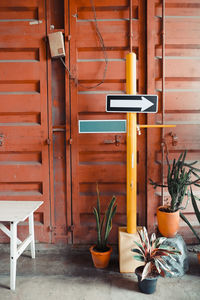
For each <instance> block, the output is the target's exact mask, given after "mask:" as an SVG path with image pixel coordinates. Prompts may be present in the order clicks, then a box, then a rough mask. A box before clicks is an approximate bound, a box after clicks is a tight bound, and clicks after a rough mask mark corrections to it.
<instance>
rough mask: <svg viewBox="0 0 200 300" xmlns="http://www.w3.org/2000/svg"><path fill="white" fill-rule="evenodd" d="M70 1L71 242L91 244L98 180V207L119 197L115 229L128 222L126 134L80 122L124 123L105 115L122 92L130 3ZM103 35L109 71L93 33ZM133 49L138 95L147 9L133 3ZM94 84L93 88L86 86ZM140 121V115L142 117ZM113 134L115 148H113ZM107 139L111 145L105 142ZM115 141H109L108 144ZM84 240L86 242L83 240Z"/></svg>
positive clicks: (141, 192)
mask: <svg viewBox="0 0 200 300" xmlns="http://www.w3.org/2000/svg"><path fill="white" fill-rule="evenodd" d="M92 2H93V1H89V0H88V1H81V0H79V1H70V28H71V29H70V30H71V31H70V35H71V40H70V66H71V72H72V74H73V76H74V77H75V78H76V80H71V88H72V93H71V113H72V115H71V122H72V217H73V224H74V231H73V232H74V242H75V243H86V242H91V241H94V240H95V236H96V235H95V219H94V216H93V206H94V205H96V182H98V183H99V188H100V192H101V194H102V208H103V209H104V208H105V206H106V203H108V201H109V200H110V199H111V197H112V195H113V194H115V195H116V196H117V203H118V209H117V215H116V217H115V220H114V230H113V232H112V242H116V241H117V226H119V225H125V224H126V217H125V214H126V184H125V181H126V143H125V140H126V136H125V134H112V133H110V134H109V133H108V134H103V133H102V134H78V120H92V119H94V120H102V119H124V118H126V115H125V114H108V113H106V112H105V104H106V95H107V94H110V93H120V94H123V93H125V89H126V87H125V57H126V54H127V53H128V51H129V21H128V18H129V1H124V0H117V1H94V2H93V3H94V5H95V14H96V22H95V17H94V7H92ZM96 26H98V29H99V31H100V33H101V35H102V38H103V40H104V44H105V52H106V55H107V60H108V68H107V72H106V76H105V80H104V82H103V83H102V84H101V85H99V86H96V85H97V84H98V83H99V82H100V81H101V80H102V78H103V74H104V68H105V59H104V54H105V53H104V51H102V46H101V44H100V42H99V39H98V35H97V29H96ZM133 51H135V52H136V53H137V70H138V72H137V84H138V92H140V93H144V92H145V6H144V1H133ZM91 86H96V87H94V88H89V89H88V88H87V87H91ZM138 121H140V122H143V121H144V117H143V116H140V120H138ZM115 135H118V136H119V137H118V138H119V141H120V142H119V145H115V142H114V141H115ZM107 141H110V142H111V143H107ZM112 141H113V142H112ZM145 156H146V155H145V134H144V135H143V136H141V138H140V139H139V140H138V220H139V222H140V223H142V224H144V223H145V218H146V210H145ZM83 237H84V238H83Z"/></svg>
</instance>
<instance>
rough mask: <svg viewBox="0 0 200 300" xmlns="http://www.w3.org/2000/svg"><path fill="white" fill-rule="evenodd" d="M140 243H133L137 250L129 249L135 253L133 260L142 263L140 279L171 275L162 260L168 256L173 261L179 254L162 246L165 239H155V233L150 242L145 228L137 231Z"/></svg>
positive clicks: (166, 246) (174, 249) (170, 248)
mask: <svg viewBox="0 0 200 300" xmlns="http://www.w3.org/2000/svg"><path fill="white" fill-rule="evenodd" d="M138 234H139V237H140V242H141V243H138V242H136V241H134V243H135V244H136V246H137V248H134V249H131V251H132V252H134V253H136V254H135V255H134V256H133V257H134V259H136V260H138V261H141V262H144V268H143V272H142V279H141V280H143V279H145V278H146V277H148V276H158V275H159V274H160V275H161V276H163V277H164V276H165V273H166V272H169V273H171V274H173V272H172V271H171V270H170V266H168V264H167V262H166V261H165V260H164V259H163V256H168V257H170V258H171V259H173V260H175V261H176V259H175V258H174V255H178V254H181V252H180V251H178V250H177V249H176V248H175V247H171V246H168V245H163V243H164V241H166V240H167V238H165V237H160V238H156V235H155V233H153V234H152V235H151V238H150V241H149V237H148V233H147V230H146V228H145V227H143V229H142V230H141V231H138Z"/></svg>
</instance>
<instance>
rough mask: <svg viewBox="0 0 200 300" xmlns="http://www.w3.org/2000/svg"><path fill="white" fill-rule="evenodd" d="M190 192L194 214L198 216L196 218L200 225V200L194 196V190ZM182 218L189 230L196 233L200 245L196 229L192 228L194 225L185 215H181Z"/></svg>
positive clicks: (199, 237)
mask: <svg viewBox="0 0 200 300" xmlns="http://www.w3.org/2000/svg"><path fill="white" fill-rule="evenodd" d="M190 192H191V200H192V206H193V208H194V212H195V215H196V218H197V220H198V222H199V225H200V211H199V208H198V205H197V201H199V200H200V199H199V198H197V197H196V196H194V194H193V192H192V189H191V188H190ZM195 198H196V199H195ZM180 216H181V218H182V220H183V221H184V222H185V223H186V224H187V225H188V226H189V228H190V229H191V230H192V232H193V233H194V235H195V236H196V238H197V240H198V242H199V243H200V236H198V234H197V232H196V230H195V229H194V227H193V226H192V224H191V223H190V222H189V220H188V219H187V218H186V216H185V215H184V214H183V213H180Z"/></svg>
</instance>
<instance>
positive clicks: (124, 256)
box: [118, 227, 144, 273]
mask: <svg viewBox="0 0 200 300" xmlns="http://www.w3.org/2000/svg"><path fill="white" fill-rule="evenodd" d="M141 229H142V227H137V230H141ZM118 233H119V270H120V273H134V272H135V269H136V268H137V267H139V266H142V265H144V263H143V262H139V261H137V260H135V259H134V258H133V255H134V254H133V252H132V251H131V249H133V248H137V246H136V245H135V244H134V241H136V242H138V243H139V242H140V238H139V235H138V233H137V232H136V233H127V230H126V227H119V231H118Z"/></svg>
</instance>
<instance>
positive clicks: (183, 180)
mask: <svg viewBox="0 0 200 300" xmlns="http://www.w3.org/2000/svg"><path fill="white" fill-rule="evenodd" d="M186 154H187V151H186V150H185V151H184V152H182V153H181V154H180V156H179V158H178V159H177V160H176V159H174V160H173V164H172V165H170V163H169V159H168V154H167V155H166V161H167V165H168V174H167V184H164V185H163V184H159V183H157V182H154V181H153V180H152V179H149V181H150V184H151V185H153V187H154V188H155V189H156V188H157V187H164V188H165V187H166V188H168V192H169V194H170V197H171V201H170V205H169V207H168V208H167V211H168V212H175V211H177V210H178V209H183V208H184V207H182V203H183V199H184V197H185V195H187V191H188V187H189V186H192V185H196V186H200V185H199V183H198V182H199V181H200V176H199V175H198V173H200V169H198V168H195V167H194V165H195V164H196V163H197V161H193V162H192V163H186V162H185V158H186ZM192 176H193V177H195V179H192V178H191V177H192Z"/></svg>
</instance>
